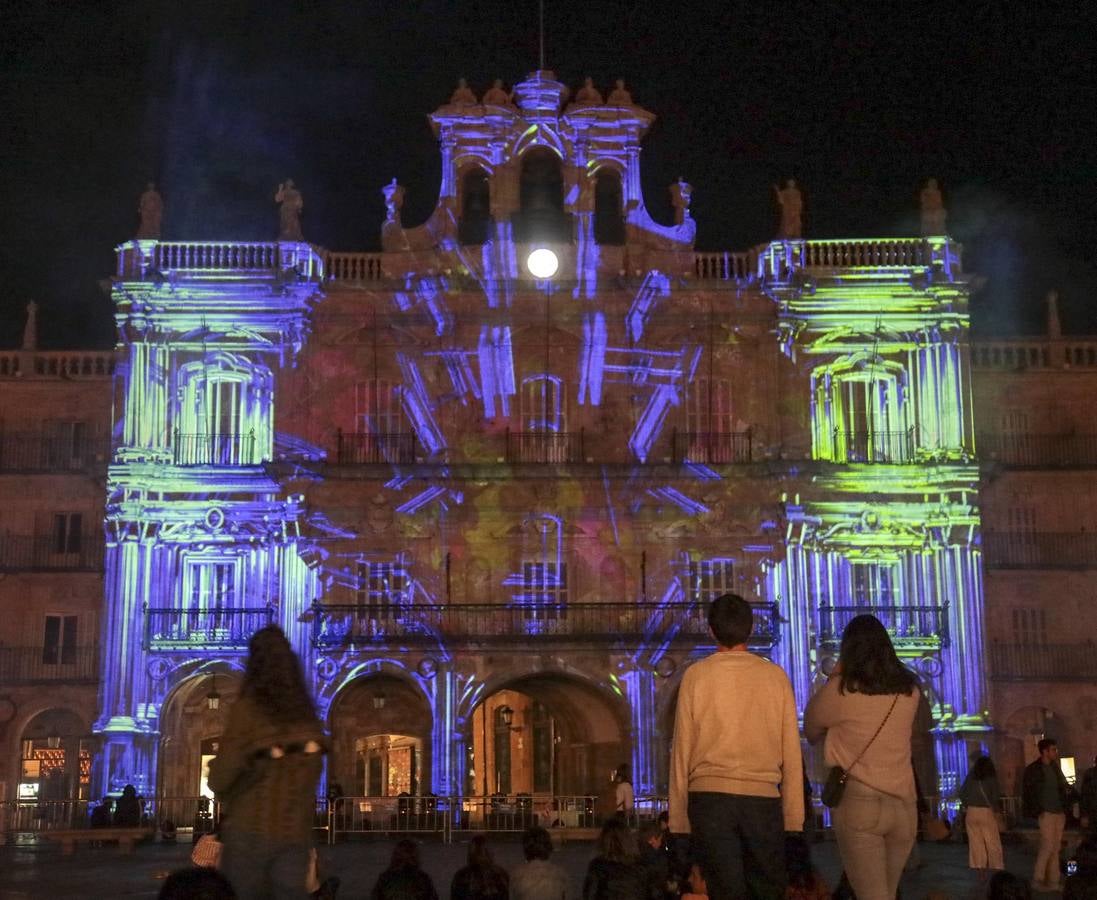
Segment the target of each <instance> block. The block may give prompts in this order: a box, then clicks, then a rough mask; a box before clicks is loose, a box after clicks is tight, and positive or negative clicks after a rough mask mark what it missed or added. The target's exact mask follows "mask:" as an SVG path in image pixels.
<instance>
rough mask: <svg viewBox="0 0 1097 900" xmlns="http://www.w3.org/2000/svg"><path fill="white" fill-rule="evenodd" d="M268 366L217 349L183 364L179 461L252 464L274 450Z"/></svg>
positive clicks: (178, 422) (177, 435) (177, 432)
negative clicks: (208, 355) (199, 360)
mask: <svg viewBox="0 0 1097 900" xmlns="http://www.w3.org/2000/svg"><path fill="white" fill-rule="evenodd" d="M272 400H273V379H272V377H271V372H270V369H268V368H267V367H266V366H262V365H258V364H256V363H253V362H251V361H250V360H247V359H244V358H242V357H238V356H236V355H235V354H231V353H216V354H211V355H210V357H208V358H207V359H205V360H204V361H201V362H196V363H190V364H187V365H185V366H182V367H180V369H179V400H178V404H179V405H178V416H177V419H176V433H175V463H176V465H221V466H224V465H237V466H239V465H253V464H255V463H259V462H262V461H264V460H269V459H270V458H271V455H272V451H273V433H272V430H271V404H272Z"/></svg>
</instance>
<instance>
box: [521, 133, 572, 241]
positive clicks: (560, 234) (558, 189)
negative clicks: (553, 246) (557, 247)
mask: <svg viewBox="0 0 1097 900" xmlns="http://www.w3.org/2000/svg"><path fill="white" fill-rule="evenodd" d="M519 203H520V207H519V210H518V212H517V213H516V214H515V215H514V217H513V220H512V221H513V225H514V240H515V241H517V242H518V243H536V242H541V241H548V242H558V243H569V242H570V241H571V237H572V223H571V218H570V217H569V216H568V215H567V214H566V213H565V212H564V176H563V173H562V172H561V163H560V159H559V157H557V155H556V154H555V153H553V152H552V151H551V150H549V149H548V148H547V147H533V148H531V149H530V150H527V151H526V153H525V154H523V156H522V168H521V175H520V181H519Z"/></svg>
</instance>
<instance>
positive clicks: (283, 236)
mask: <svg viewBox="0 0 1097 900" xmlns="http://www.w3.org/2000/svg"><path fill="white" fill-rule="evenodd" d="M274 202H275V203H278V204H280V208H279V211H278V240H280V241H303V240H304V239H305V237H304V235H303V234H302V233H301V210H303V209H304V208H305V199H304V198H303V197H302V196H301V192H300V191H299V190H297V186H296V185H295V184H294V183H293V179H292V178H287V179H286V180H285V181H283V182H282V183H281V184H280V185H278V191H277V192H276V193H275V195H274Z"/></svg>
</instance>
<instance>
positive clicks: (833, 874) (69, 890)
mask: <svg viewBox="0 0 1097 900" xmlns="http://www.w3.org/2000/svg"><path fill="white" fill-rule="evenodd" d="M1068 841H1070V842H1076V841H1077V836H1076V835H1068ZM393 843H394V842H393V841H391V840H370V841H362V842H348V843H342V844H338V845H336V846H333V847H327V846H324V847H321V848H320V858H321V865H322V866H323V868H324V871H325V873H326V874H333V875H338V876H339V877H340V878H341V879H342V886H341V888H340V891H339V896H340V897H342V898H360V897H365V896H368V894H369V891H370V889H371V888H372V887H373V883H374V881H375V880H376V878H377V875H378V873H380V872H381V871H382V870H383V869H384V868H385V866H386V865H387V862H388V858H389V855H390V854H391V852H392V846H393ZM493 848H494V852H495V858H496V860H497V861H498V862H499V863H500V864H501V865H503V866H505V867H507V868H509V867H511V866H513V865H516V864H517V863H518V862H520V861H521V858H522V849H521V844H520V842H519V840H518V838H517V836H515V835H503V836H499V837H498V838H493ZM190 850H191V847H190V844H174V845H172V844H147V845H145V846H141V847H138V848H137V851H136V853H134V854H133V855H132V856H121V855H119V853H118V851H117V850H116V849H115V848H113V847H104V848H88V847H81V848H79V849H78V850H77V851H76V853H75V854H74V855H72V856H67V857H65V856H62V855H61V853H60V850H59V849H58V847H57V845H56V844H52V843H42V842H37V841H34V842H20V841H17V842H9V843H8V844H7V845H5V846H3V847H0V900H22V898H38V897H50V898H61V897H81V898H93V900H94V898H120V897H134V898H153V897H155V896H156V894H157V892H158V891H159V889H160V885H161V883H162V881H163V879H164V878H165V877H166V876H167V874H168V873H169V872H171V871H172V870H174V869H177V868H180V867H182V866H186V865H187V864H188V856H189V854H190ZM813 852H814V857H815V862H816V865H817V867H818V868H819V870H820V871H821V872H822V873H823V875H824V877H826V878H827V880H828V881H829V883H830V884H831V885H832V886H833V885H834V883H835V882H836V881H837V878H838V875H839V873H840V871H841V864H840V862H839V859H838V852H837V846H836V845H835V844H834V842H833V841H824V842H823V843H820V844H817V845H815V848H814V851H813ZM919 852H920V854H921V859H922V866H921V867H920V868H918V869H917V870H915V871H912V872H910V873H908V874H907V875H905V876H904V880H903V884H902V888H901V890H902V894H903V898H904V900H920V898H923V897H928V896H930V895H933V896H936V897H940V896H944V897H952V898H969V897H979V896H982V895H983V892H982V891H981V890H980V889H979V885H978V881H977V879H976V877H975V875H974V873H972V872H971V871H970V870H969V869H968V868H967V848H966V846H964V845H963V844H961V843H945V844H927V843H923V844H920V845H919ZM466 853H467V844H466V843H464V842H459V841H458V842H454V843H453V844H442V843H438V842H435V841H430V840H428V841H424V842H423V843H422V851H421V855H422V859H423V865H424V868H425V869H426V870H427V871H428V872H429V873H430V875H431V877H432V878H433V879H434V883H435V886H436V887H437V888H438V892H439V895H440V896H442V897H446V896H448V895H449V884H450V880H451V878H452V877H453V874H454V872H456V871H457V869H458V868H459V867H460V866H462V865H464V862H465V855H466ZM593 855H594V847H593V844H591V843H586V842H575V843H569V844H566V845H565V846H563V847H561V848H560V849H559V850H557V852H556V853H555V854H554V860H555V861H556V862H557V863H559V864H560V865H562V866H563V867H564V868H565V869H566V870H567V872H568V874H569V876H570V878H571V891H570V893H569V898H571V900H578V898H579V897H581V888H582V882H583V873H584V872H585V870H586V866H587V862H588V861H589V860H590V858H591V857H592V856H593ZM1032 862H1033V845H1032V843H1031V841H1020V842H1017V843H1010V844H1008V845H1007V846H1006V865H1007V868H1009V870H1010V871H1012V872H1015V873H1016V874H1018V875H1020V876H1023V877H1025V878H1028V877H1030V876H1031V872H1032ZM1048 896H1055V895H1048Z"/></svg>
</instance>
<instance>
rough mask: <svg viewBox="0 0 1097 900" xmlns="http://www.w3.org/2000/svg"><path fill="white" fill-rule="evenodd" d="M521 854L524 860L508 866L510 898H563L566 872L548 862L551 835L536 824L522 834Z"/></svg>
mask: <svg viewBox="0 0 1097 900" xmlns="http://www.w3.org/2000/svg"><path fill="white" fill-rule="evenodd" d="M522 854H523V855H524V856H525V858H526V861H525V862H524V863H519V864H518V865H517V866H515V867H514V868H513V869H511V870H510V900H566V898H567V893H568V873H567V872H565V871H564V870H563V869H561V868H560V867H559V866H558V865H556V863H551V862H549V857H550V856H552V838H551V837H550V836H549V833H548V832H547V831H546V830H545V829H544V828H542V827H541V826H540V825H531V826H530V827H529V828H527V829H526V830H525V832H524V833H523V834H522Z"/></svg>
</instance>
